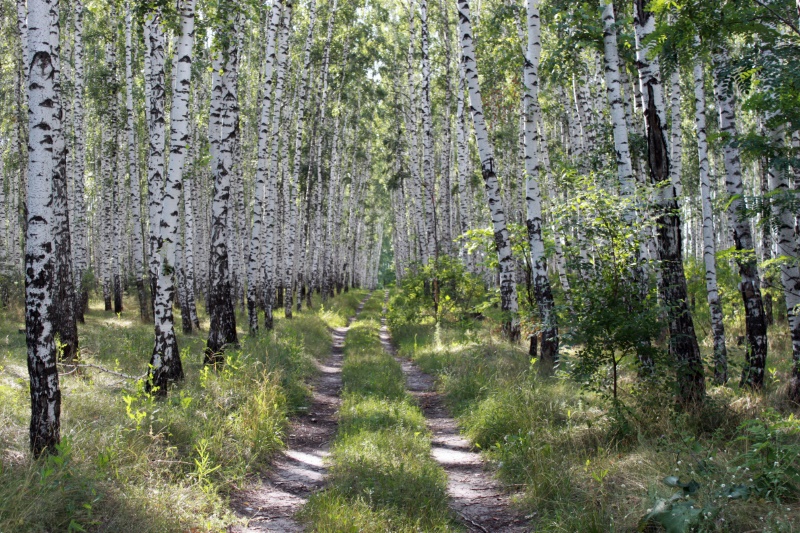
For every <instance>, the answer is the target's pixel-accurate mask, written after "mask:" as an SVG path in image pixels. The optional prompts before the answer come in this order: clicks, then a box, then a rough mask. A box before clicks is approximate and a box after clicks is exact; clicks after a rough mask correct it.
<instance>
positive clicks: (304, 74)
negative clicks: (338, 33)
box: [284, 0, 317, 318]
mask: <svg viewBox="0 0 800 533" xmlns="http://www.w3.org/2000/svg"><path fill="white" fill-rule="evenodd" d="M308 16H309V20H308V33H307V34H306V42H305V47H304V52H303V69H302V71H301V72H300V79H299V80H298V82H297V83H298V84H299V87H300V89H299V90H300V93H299V98H298V101H297V106H298V107H297V108H296V110H295V113H296V114H297V131H296V132H295V139H294V161H293V163H292V174H291V179H290V182H289V198H288V199H286V200H287V201H288V206H289V227H288V228H287V242H286V251H287V254H286V273H285V275H284V283H285V285H286V298H285V299H284V304H285V307H284V312H285V315H286V318H292V297H293V295H294V291H293V288H292V283H293V279H292V278H293V277H294V269H295V262H294V256H295V248H296V246H295V241H296V240H302V235H300V236H299V237H300V238H298V235H297V217H298V216H299V214H300V205H299V204H298V203H297V201H296V198H297V196H298V194H297V187H298V186H299V180H300V164H301V161H302V148H303V130H304V126H305V119H306V114H305V110H306V95H307V94H308V80H309V78H310V77H311V76H312V70H311V69H312V67H311V46H312V45H313V44H314V25H315V24H316V21H317V3H316V0H311V2H310V3H309V5H308ZM300 302H301V298H299V297H298V299H297V304H298V306H299V305H300ZM299 310H300V309H299V308H298V311H299Z"/></svg>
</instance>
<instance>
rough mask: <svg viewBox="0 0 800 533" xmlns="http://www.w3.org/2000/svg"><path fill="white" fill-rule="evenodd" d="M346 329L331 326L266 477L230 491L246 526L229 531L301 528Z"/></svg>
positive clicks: (320, 463) (331, 431)
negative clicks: (328, 346) (304, 402)
mask: <svg viewBox="0 0 800 533" xmlns="http://www.w3.org/2000/svg"><path fill="white" fill-rule="evenodd" d="M368 299H369V296H367V298H366V299H364V301H362V302H361V304H360V305H359V307H358V310H357V311H356V317H357V316H358V314H359V313H360V312H361V309H362V308H363V307H364V304H365V303H366V301H367V300H368ZM353 320H355V317H352V318H350V322H351V323H352V321H353ZM348 329H349V327H346V328H334V329H333V330H332V333H331V336H332V338H333V345H332V350H331V355H330V357H329V358H328V360H327V361H325V363H319V364H318V365H317V366H318V368H319V371H320V374H319V376H318V377H317V379H316V381H315V382H314V392H313V395H312V401H311V405H310V406H309V408H308V411H307V412H306V413H304V414H300V415H298V416H296V417H295V418H293V419H292V421H291V425H290V427H289V435H288V439H287V448H286V450H285V451H284V452H283V453H282V454H281V456H280V457H279V458H278V459H277V460H275V462H274V463H273V465H272V470H271V471H270V472H269V473H268V474H267V475H266V477H264V478H262V479H259V480H258V481H257V482H255V483H253V484H252V485H251V486H250V487H248V488H246V489H244V490H242V491H239V492H237V493H236V494H234V495H233V496H232V497H231V507H232V508H233V510H234V511H235V512H236V514H237V515H238V516H240V517H242V518H244V519H245V520H246V521H247V522H246V525H245V526H232V527H231V528H229V531H232V532H237V533H251V532H252V533H254V532H261V531H274V532H286V533H293V532H297V531H304V530H305V528H304V527H303V526H302V525H301V524H300V523H298V522H297V521H296V520H295V519H294V515H295V514H296V513H297V512H298V511H299V510H300V509H301V508H302V507H303V505H305V504H306V502H307V501H308V498H309V496H311V494H313V493H314V492H317V491H318V490H320V489H322V488H323V486H324V484H325V477H326V471H327V467H326V465H325V458H326V457H327V456H328V454H329V448H330V443H331V439H332V438H333V436H334V435H335V434H336V425H337V416H336V413H337V412H338V410H339V405H340V404H341V398H340V394H341V390H342V359H343V352H342V350H343V348H344V339H345V336H346V335H347V330H348Z"/></svg>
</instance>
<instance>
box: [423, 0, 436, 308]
mask: <svg viewBox="0 0 800 533" xmlns="http://www.w3.org/2000/svg"><path fill="white" fill-rule="evenodd" d="M419 13H420V30H421V35H420V44H421V46H420V51H421V52H422V194H423V198H422V202H423V206H424V208H425V225H426V227H427V229H428V231H427V234H426V235H421V236H420V237H421V238H423V239H425V248H426V252H425V255H426V258H427V260H426V262H427V261H429V260H430V259H435V258H437V257H438V248H439V235H438V231H437V227H436V226H437V224H436V206H435V205H434V199H435V198H436V194H435V187H434V183H435V177H434V169H433V118H432V116H431V65H430V59H429V58H428V55H429V53H428V48H429V45H428V40H429V36H428V33H429V32H428V0H419ZM436 283H437V281H436V280H434V284H436ZM436 298H437V295H436V294H434V299H436Z"/></svg>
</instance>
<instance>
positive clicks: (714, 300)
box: [692, 59, 728, 383]
mask: <svg viewBox="0 0 800 533" xmlns="http://www.w3.org/2000/svg"><path fill="white" fill-rule="evenodd" d="M692 73H693V76H694V107H695V128H696V133H697V158H698V162H699V173H700V197H701V203H702V212H703V264H704V265H705V269H706V274H705V280H706V295H707V298H708V307H709V309H710V311H711V332H712V334H713V337H714V376H715V379H716V381H717V382H718V383H724V382H725V381H727V374H728V355H727V350H726V348H725V326H724V324H723V322H722V304H721V302H720V299H719V289H718V287H717V258H716V251H717V250H716V246H715V242H714V235H715V232H714V210H713V208H712V205H711V178H710V175H709V174H710V170H709V164H708V141H707V140H706V96H705V77H704V75H703V63H702V62H701V61H700V60H699V59H696V60H695V64H694V68H693V71H692Z"/></svg>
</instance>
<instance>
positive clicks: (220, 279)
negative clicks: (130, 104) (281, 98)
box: [205, 4, 240, 364]
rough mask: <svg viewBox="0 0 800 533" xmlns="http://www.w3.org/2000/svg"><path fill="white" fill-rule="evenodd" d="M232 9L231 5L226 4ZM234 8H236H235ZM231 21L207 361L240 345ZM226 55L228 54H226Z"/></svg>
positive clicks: (220, 93)
mask: <svg viewBox="0 0 800 533" xmlns="http://www.w3.org/2000/svg"><path fill="white" fill-rule="evenodd" d="M225 7H226V8H227V9H231V8H232V6H231V5H229V4H228V5H225ZM231 11H232V9H231ZM229 17H230V19H233V20H230V19H229V24H228V25H227V27H226V28H225V31H227V33H228V39H229V41H228V42H229V45H228V49H227V51H226V52H224V53H223V51H222V50H220V51H218V52H217V60H216V62H215V65H219V66H221V65H223V61H224V60H225V61H226V63H225V68H224V73H219V72H215V73H214V76H213V79H214V86H213V87H212V104H211V106H212V112H211V114H212V115H213V114H214V112H215V108H216V109H218V110H219V111H217V112H218V113H219V116H220V127H219V128H218V129H216V130H215V131H211V130H210V131H209V133H210V134H212V135H216V136H217V139H218V141H217V142H216V145H217V149H216V150H214V152H213V153H212V159H211V169H212V171H213V173H214V196H213V200H212V204H211V251H210V254H209V276H210V279H209V295H208V304H209V305H208V313H209V315H210V317H211V326H210V327H209V330H208V342H207V343H206V355H205V363H206V364H216V363H218V362H220V361H221V357H220V354H221V353H222V352H223V350H224V349H225V346H227V345H236V344H238V343H239V340H238V338H237V335H236V314H235V310H234V307H235V305H234V304H235V302H234V300H233V298H232V297H231V279H230V272H229V271H228V253H229V252H228V243H229V242H230V238H229V235H227V231H228V228H229V227H230V225H229V224H228V217H229V216H230V214H229V213H228V206H229V199H230V198H229V197H230V189H231V173H232V166H233V159H234V158H233V155H234V150H235V148H236V138H237V136H238V133H239V126H238V119H239V93H238V88H237V74H238V67H239V49H238V42H237V40H236V39H233V38H232V37H233V34H234V33H235V32H236V30H237V27H238V25H239V23H240V20H239V18H238V17H235V16H234V15H229ZM223 56H224V57H223Z"/></svg>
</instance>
